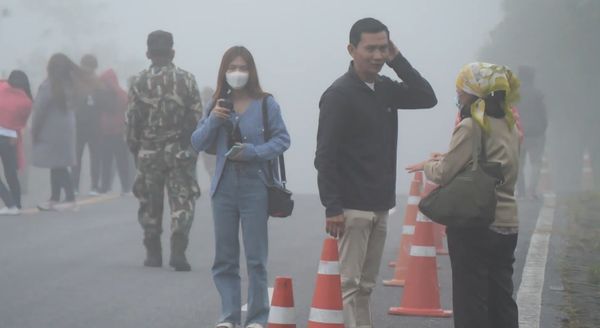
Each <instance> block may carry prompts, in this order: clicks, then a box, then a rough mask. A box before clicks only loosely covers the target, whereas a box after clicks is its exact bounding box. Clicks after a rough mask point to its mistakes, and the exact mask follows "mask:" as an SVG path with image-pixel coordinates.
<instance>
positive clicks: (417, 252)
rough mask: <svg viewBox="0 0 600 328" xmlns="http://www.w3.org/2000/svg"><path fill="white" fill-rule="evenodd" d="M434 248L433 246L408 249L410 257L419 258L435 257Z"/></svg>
mask: <svg viewBox="0 0 600 328" xmlns="http://www.w3.org/2000/svg"><path fill="white" fill-rule="evenodd" d="M435 255H436V254H435V247H434V246H414V245H413V246H411V247H410V256H419V257H435Z"/></svg>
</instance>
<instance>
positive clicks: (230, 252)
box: [192, 46, 290, 328]
mask: <svg viewBox="0 0 600 328" xmlns="http://www.w3.org/2000/svg"><path fill="white" fill-rule="evenodd" d="M264 97H267V99H266V105H267V115H268V126H269V129H270V132H271V138H270V139H269V140H268V141H267V142H265V140H264V128H263V117H262V102H263V98H264ZM224 100H227V101H229V105H228V104H227V101H225V102H224ZM231 103H233V109H230V107H231ZM209 109H210V110H209V111H207V112H208V115H206V117H205V118H204V119H203V120H202V121H200V123H199V124H198V127H197V129H196V131H195V132H194V133H193V135H192V145H193V147H194V149H195V150H196V151H198V152H201V151H207V150H211V151H214V152H215V153H216V155H217V157H216V166H215V174H214V176H213V177H212V182H211V196H212V209H213V219H214V229H215V260H214V264H213V267H212V274H213V280H214V282H215V285H216V287H217V290H218V291H219V294H220V295H221V307H222V312H221V317H220V318H219V324H217V327H219V328H232V327H236V326H238V325H239V324H240V323H241V282H240V275H239V258H240V241H239V237H238V236H239V229H240V226H241V230H242V240H243V243H244V250H245V256H246V262H247V270H248V275H249V279H248V281H249V286H248V313H247V317H246V324H245V327H249V328H261V327H266V324H267V319H268V314H269V297H268V291H267V256H268V229H267V220H268V217H269V215H268V212H267V208H268V197H267V184H268V183H269V181H270V177H271V173H270V172H268V164H267V163H268V161H270V160H275V159H277V157H278V156H279V155H281V154H282V153H283V152H284V151H285V150H286V149H288V148H289V146H290V137H289V134H288V132H287V129H286V127H285V124H284V122H283V119H282V117H281V111H280V109H279V105H278V104H277V102H275V100H274V99H273V97H271V96H268V95H266V94H265V93H264V92H263V91H262V89H261V88H260V84H259V81H258V75H257V72H256V65H255V63H254V59H253V58H252V55H251V54H250V52H249V51H248V50H247V49H246V48H244V47H240V46H236V47H232V48H230V49H229V50H227V51H226V52H225V54H224V56H223V59H222V62H221V68H220V70H219V75H218V80H217V90H216V91H215V95H214V97H213V101H212V102H211V104H209ZM232 147H233V151H231V152H230V150H231V149H232ZM228 152H230V153H228ZM275 166H276V165H275Z"/></svg>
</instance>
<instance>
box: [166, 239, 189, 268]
mask: <svg viewBox="0 0 600 328" xmlns="http://www.w3.org/2000/svg"><path fill="white" fill-rule="evenodd" d="M187 245H188V237H187V236H184V235H181V234H174V235H173V236H171V259H170V260H169V265H170V266H172V267H173V268H174V269H175V271H190V270H192V267H191V266H190V264H189V263H188V261H187V258H186V257H185V250H186V248H187Z"/></svg>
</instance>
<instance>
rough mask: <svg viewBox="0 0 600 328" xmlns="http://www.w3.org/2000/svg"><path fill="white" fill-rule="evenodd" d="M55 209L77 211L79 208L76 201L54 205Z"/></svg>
mask: <svg viewBox="0 0 600 328" xmlns="http://www.w3.org/2000/svg"><path fill="white" fill-rule="evenodd" d="M54 209H55V210H57V211H76V210H78V209H79V206H77V203H76V202H63V203H58V204H56V205H54Z"/></svg>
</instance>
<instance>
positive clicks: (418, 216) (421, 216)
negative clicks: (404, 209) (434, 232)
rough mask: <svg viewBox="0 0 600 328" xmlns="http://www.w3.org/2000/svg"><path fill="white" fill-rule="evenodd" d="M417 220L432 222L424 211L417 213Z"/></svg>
mask: <svg viewBox="0 0 600 328" xmlns="http://www.w3.org/2000/svg"><path fill="white" fill-rule="evenodd" d="M417 222H431V220H429V219H428V218H427V217H426V216H425V215H423V213H421V212H419V214H417Z"/></svg>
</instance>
